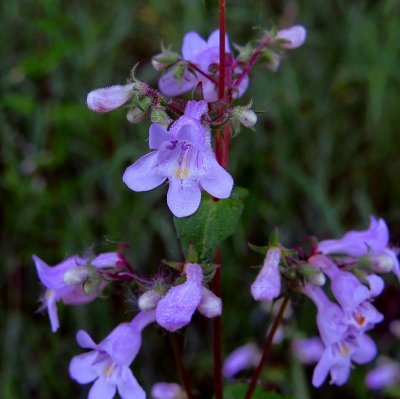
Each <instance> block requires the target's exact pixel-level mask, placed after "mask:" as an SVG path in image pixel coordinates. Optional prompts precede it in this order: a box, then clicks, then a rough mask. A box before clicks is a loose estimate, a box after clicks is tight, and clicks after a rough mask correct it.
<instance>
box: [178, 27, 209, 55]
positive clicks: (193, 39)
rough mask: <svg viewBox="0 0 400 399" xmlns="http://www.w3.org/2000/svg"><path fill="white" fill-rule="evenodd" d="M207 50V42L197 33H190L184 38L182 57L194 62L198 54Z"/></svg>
mask: <svg viewBox="0 0 400 399" xmlns="http://www.w3.org/2000/svg"><path fill="white" fill-rule="evenodd" d="M204 50H207V43H206V41H205V40H204V39H203V38H202V37H201V36H200V35H199V34H198V33H196V32H188V33H186V35H185V36H184V38H183V44H182V56H183V59H185V60H187V61H192V60H193V58H194V57H195V56H196V54H198V53H200V52H202V51H204Z"/></svg>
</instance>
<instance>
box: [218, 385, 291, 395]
mask: <svg viewBox="0 0 400 399" xmlns="http://www.w3.org/2000/svg"><path fill="white" fill-rule="evenodd" d="M248 388H249V385H248V384H244V383H236V384H227V385H225V387H224V399H240V398H244V397H245V395H246V392H247V390H248ZM252 398H253V399H293V398H288V397H287V396H282V395H280V394H278V393H276V392H267V391H265V390H264V389H262V388H261V387H260V386H259V385H258V386H256V389H255V390H254V393H253V396H252Z"/></svg>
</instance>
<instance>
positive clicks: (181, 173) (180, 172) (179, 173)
mask: <svg viewBox="0 0 400 399" xmlns="http://www.w3.org/2000/svg"><path fill="white" fill-rule="evenodd" d="M189 173H190V170H189V169H188V168H183V169H182V168H176V169H175V177H176V178H177V179H181V180H182V179H186V178H187V177H188V176H189Z"/></svg>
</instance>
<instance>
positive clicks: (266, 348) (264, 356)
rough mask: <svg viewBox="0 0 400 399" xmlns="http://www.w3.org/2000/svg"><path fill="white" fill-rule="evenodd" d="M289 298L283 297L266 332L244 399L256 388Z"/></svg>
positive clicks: (248, 397)
mask: <svg viewBox="0 0 400 399" xmlns="http://www.w3.org/2000/svg"><path fill="white" fill-rule="evenodd" d="M289 299H290V297H289V296H287V297H285V299H284V301H283V303H282V305H281V307H280V309H279V312H278V314H277V315H276V318H275V320H274V322H273V324H272V327H271V330H270V331H269V333H268V336H267V339H266V340H265V343H264V348H263V352H262V356H261V359H260V362H259V363H258V366H257V368H256V371H255V372H254V374H253V377H252V378H251V381H250V385H249V388H248V390H247V393H246V396H245V399H250V398H251V396H252V395H253V393H254V390H255V389H256V386H257V381H258V379H259V377H260V374H261V370H262V369H263V367H264V363H265V361H266V360H267V357H268V355H269V351H270V349H271V346H272V341H273V339H274V335H275V332H276V330H277V329H278V327H279V324H280V323H281V321H282V318H283V313H284V311H285V309H286V306H287V304H288V303H289Z"/></svg>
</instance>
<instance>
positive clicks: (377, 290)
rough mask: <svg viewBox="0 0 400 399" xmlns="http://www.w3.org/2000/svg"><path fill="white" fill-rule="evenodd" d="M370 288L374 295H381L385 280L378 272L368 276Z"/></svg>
mask: <svg viewBox="0 0 400 399" xmlns="http://www.w3.org/2000/svg"><path fill="white" fill-rule="evenodd" d="M367 281H368V284H369V289H370V293H371V296H372V297H376V296H378V295H380V294H381V293H382V291H383V289H384V288H385V282H384V281H383V279H382V278H381V277H379V276H377V275H376V274H370V275H369V276H367Z"/></svg>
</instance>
